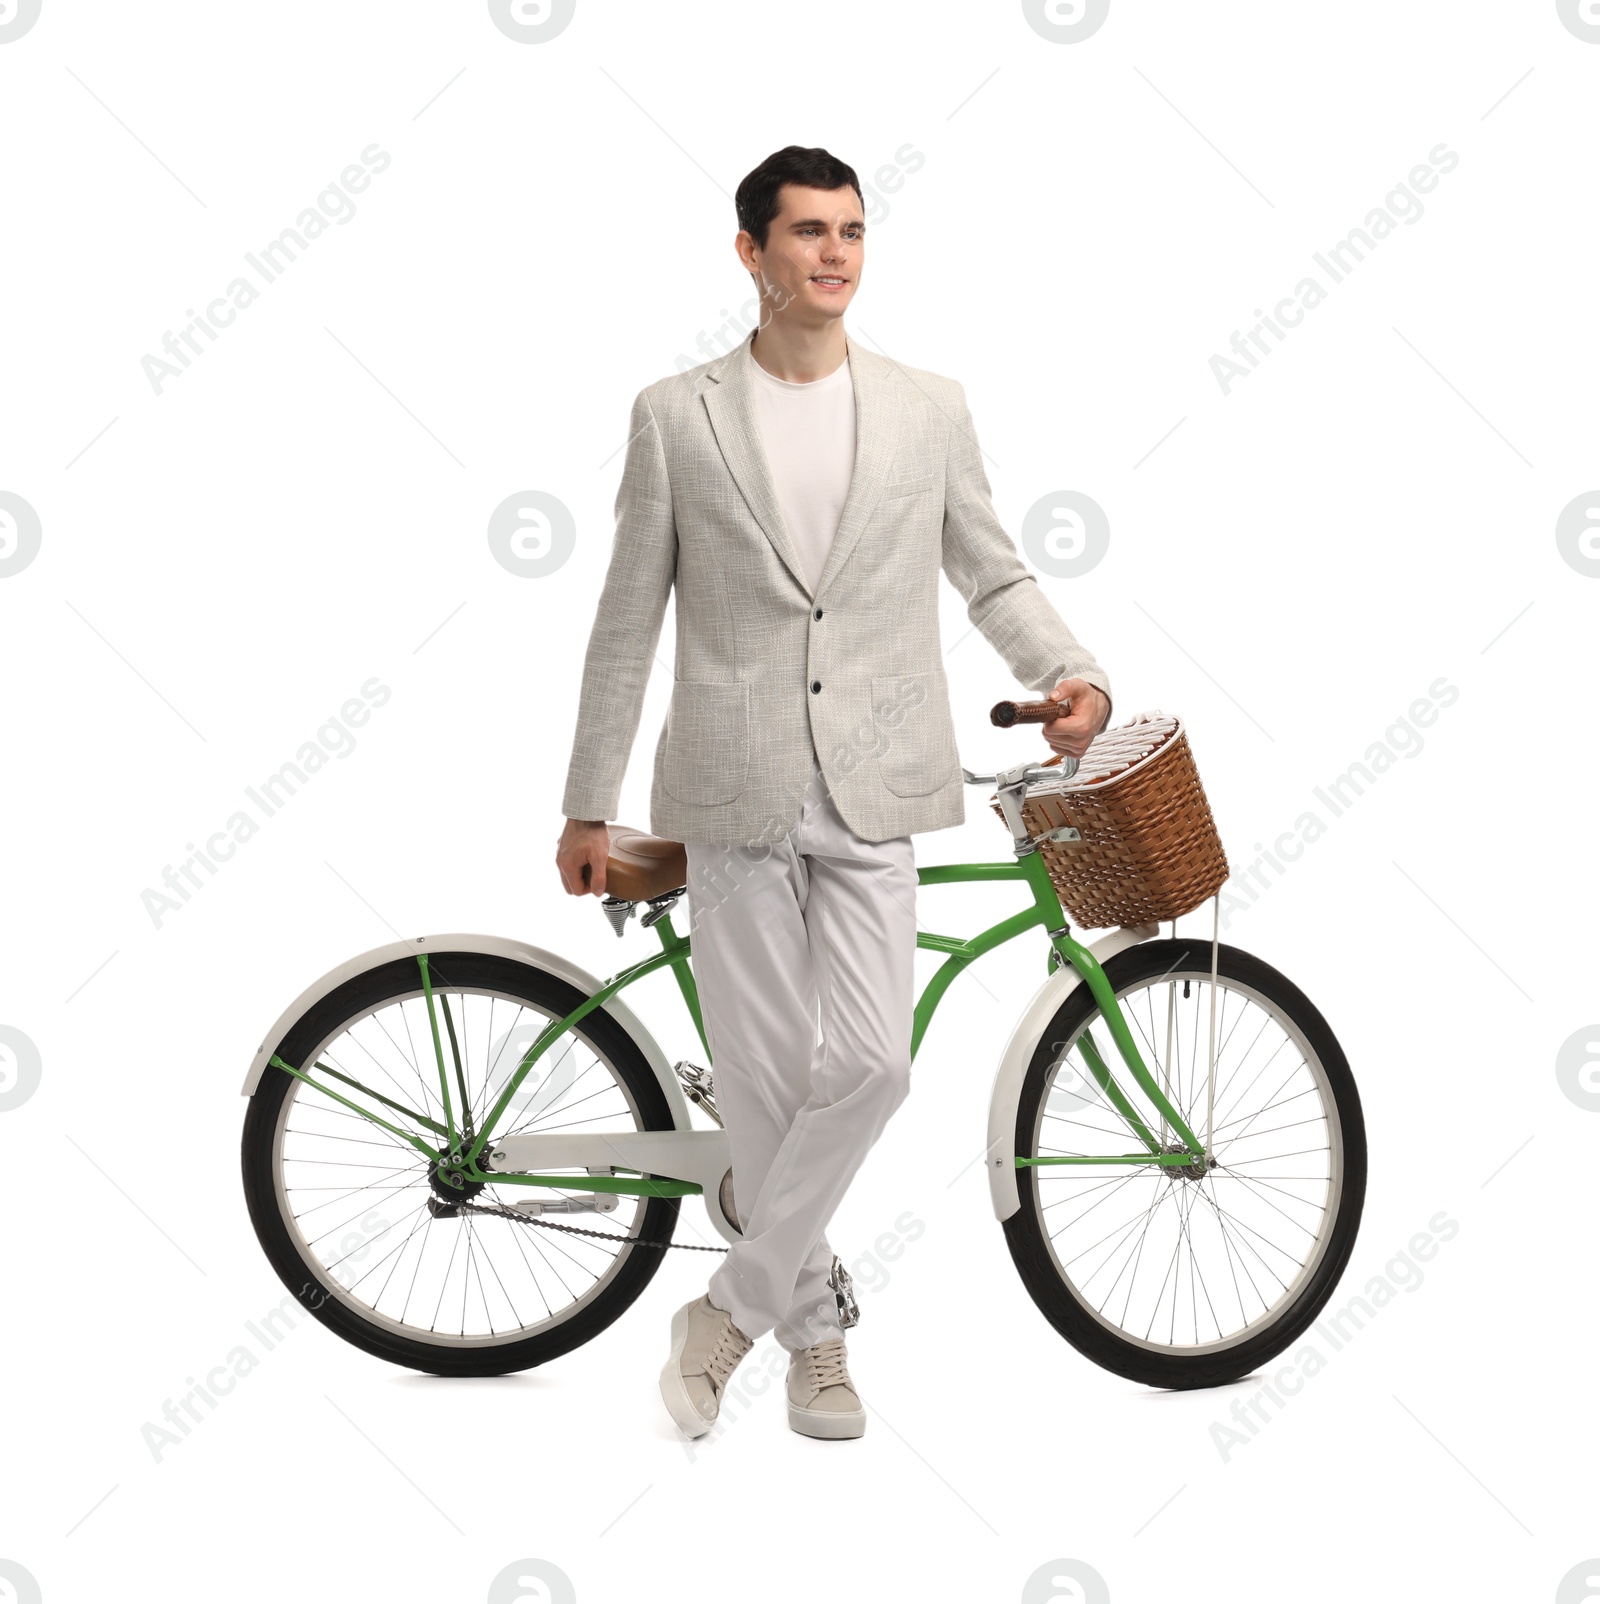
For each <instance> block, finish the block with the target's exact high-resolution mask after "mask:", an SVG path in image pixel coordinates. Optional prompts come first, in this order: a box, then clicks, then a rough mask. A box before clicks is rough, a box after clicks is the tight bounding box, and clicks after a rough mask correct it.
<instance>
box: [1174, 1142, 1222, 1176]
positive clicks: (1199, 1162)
mask: <svg viewBox="0 0 1600 1604" xmlns="http://www.w3.org/2000/svg"><path fill="white" fill-rule="evenodd" d="M1161 1151H1162V1152H1163V1153H1187V1152H1188V1151H1189V1149H1188V1148H1187V1147H1185V1146H1184V1145H1183V1143H1182V1142H1168V1143H1167V1145H1166V1146H1165V1147H1164V1148H1162V1149H1161ZM1216 1167H1217V1161H1216V1159H1214V1158H1197V1159H1195V1160H1194V1162H1193V1163H1192V1164H1167V1165H1163V1166H1162V1168H1163V1169H1165V1170H1166V1172H1167V1174H1168V1175H1169V1176H1170V1177H1171V1178H1172V1179H1173V1180H1185V1181H1203V1180H1204V1179H1205V1178H1206V1176H1208V1175H1209V1174H1210V1173H1211V1172H1212V1170H1214V1169H1215V1168H1216Z"/></svg>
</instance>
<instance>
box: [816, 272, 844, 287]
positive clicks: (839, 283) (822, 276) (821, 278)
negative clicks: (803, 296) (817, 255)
mask: <svg viewBox="0 0 1600 1604" xmlns="http://www.w3.org/2000/svg"><path fill="white" fill-rule="evenodd" d="M811 282H812V283H813V284H820V285H822V286H823V288H825V289H830V290H837V289H843V288H844V286H845V283H846V281H845V280H844V279H842V278H840V277H838V276H837V275H836V274H833V273H816V274H813V275H812V279H811Z"/></svg>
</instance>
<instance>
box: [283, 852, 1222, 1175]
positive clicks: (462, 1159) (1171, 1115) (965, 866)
mask: <svg viewBox="0 0 1600 1604" xmlns="http://www.w3.org/2000/svg"><path fill="white" fill-rule="evenodd" d="M976 880H1021V881H1025V882H1026V883H1027V885H1028V887H1029V889H1030V890H1031V891H1032V893H1033V900H1032V903H1031V905H1030V906H1028V907H1027V908H1024V909H1023V910H1022V911H1021V912H1019V913H1014V914H1012V915H1011V916H1010V917H1009V918H1006V919H1002V920H1001V921H1000V922H999V923H998V924H994V925H990V926H989V928H988V929H986V930H982V931H980V932H979V933H978V934H977V935H975V936H973V937H971V938H970V939H967V940H963V939H961V938H960V937H956V936H939V935H933V934H931V933H929V932H928V931H919V932H918V933H917V946H918V948H919V949H921V950H923V951H925V952H941V953H943V954H945V961H944V963H942V964H941V965H940V966H939V968H938V969H937V970H936V971H935V973H934V974H933V976H932V978H931V979H930V980H929V981H928V984H927V985H926V986H925V987H924V988H923V991H922V995H921V996H920V997H919V998H918V999H917V1003H916V1007H915V1010H914V1012H913V1015H912V1031H911V1056H912V1058H913V1059H914V1058H915V1057H916V1054H917V1049H918V1048H919V1047H920V1046H921V1045H922V1039H923V1037H924V1036H925V1035H926V1034H927V1029H928V1025H929V1024H930V1022H931V1021H932V1019H933V1014H934V1010H935V1009H936V1008H937V1007H938V1006H939V1002H940V1000H941V999H942V998H943V996H944V994H945V992H946V991H948V990H949V989H950V985H951V982H952V981H954V980H955V978H956V976H957V975H959V974H960V973H961V972H962V970H963V969H965V968H966V967H967V965H968V964H970V963H972V962H973V961H974V960H975V959H978V958H981V957H982V956H983V955H984V954H985V953H987V952H991V951H993V950H994V948H996V947H998V946H1001V945H1003V944H1004V943H1005V942H1008V941H1010V940H1012V939H1013V938H1014V937H1016V936H1019V935H1021V934H1022V933H1023V932H1024V931H1027V930H1032V929H1033V928H1034V927H1035V926H1038V927H1040V928H1042V929H1043V930H1044V931H1045V933H1046V934H1047V935H1048V937H1049V939H1050V942H1051V954H1052V956H1051V959H1050V967H1051V969H1054V968H1055V966H1056V964H1057V962H1061V963H1068V964H1071V965H1072V967H1073V968H1074V969H1075V970H1077V972H1078V973H1079V974H1080V975H1081V976H1082V977H1083V980H1084V982H1085V984H1087V986H1088V987H1089V991H1090V994H1091V996H1092V997H1093V998H1094V1001H1095V1004H1096V1006H1097V1007H1098V1009H1099V1011H1100V1017H1101V1018H1102V1019H1103V1020H1104V1021H1105V1026H1106V1030H1107V1031H1108V1032H1109V1034H1110V1037H1111V1041H1112V1044H1113V1045H1114V1046H1115V1048H1116V1050H1117V1055H1118V1057H1120V1058H1121V1060H1122V1063H1123V1064H1124V1065H1125V1066H1126V1068H1127V1071H1128V1073H1129V1074H1130V1075H1131V1076H1132V1077H1133V1080H1134V1082H1135V1083H1136V1084H1137V1085H1138V1087H1139V1089H1140V1090H1141V1091H1142V1092H1143V1093H1144V1094H1145V1096H1146V1097H1147V1098H1149V1100H1150V1102H1151V1104H1152V1105H1153V1106H1154V1107H1155V1109H1156V1110H1157V1112H1158V1113H1159V1114H1160V1115H1161V1117H1162V1119H1163V1120H1164V1121H1165V1122H1166V1124H1167V1126H1168V1127H1170V1129H1171V1130H1172V1132H1173V1133H1174V1135H1176V1137H1177V1138H1178V1141H1179V1143H1181V1150H1180V1151H1168V1150H1167V1149H1166V1148H1165V1147H1164V1146H1163V1144H1162V1142H1161V1141H1160V1140H1159V1139H1158V1138H1157V1136H1156V1135H1155V1133H1154V1132H1152V1131H1151V1130H1150V1128H1149V1125H1148V1124H1147V1123H1146V1122H1145V1121H1144V1120H1143V1119H1141V1118H1140V1116H1139V1114H1138V1111H1137V1110H1136V1109H1135V1108H1134V1106H1133V1104H1132V1103H1131V1102H1130V1101H1129V1100H1128V1097H1127V1095H1126V1093H1125V1092H1124V1091H1123V1089H1122V1088H1121V1086H1120V1085H1118V1083H1117V1080H1116V1077H1115V1076H1114V1075H1113V1074H1112V1072H1111V1068H1110V1066H1109V1065H1108V1064H1107V1062H1106V1060H1105V1058H1104V1057H1103V1056H1102V1055H1101V1052H1100V1049H1099V1047H1098V1045H1097V1044H1096V1043H1095V1040H1094V1038H1093V1036H1092V1035H1091V1034H1090V1033H1089V1031H1088V1030H1087V1029H1085V1031H1084V1033H1083V1035H1082V1037H1081V1038H1080V1042H1079V1046H1080V1050H1081V1051H1082V1053H1083V1058H1084V1062H1085V1063H1086V1064H1087V1065H1088V1068H1089V1073H1090V1074H1091V1075H1092V1076H1093V1077H1094V1080H1095V1082H1096V1083H1097V1084H1098V1086H1099V1087H1100V1090H1101V1091H1102V1092H1103V1093H1104V1095H1105V1098H1106V1101H1107V1102H1108V1103H1109V1104H1110V1105H1111V1107H1112V1108H1113V1109H1115V1110H1116V1111H1117V1113H1118V1114H1120V1115H1121V1117H1122V1118H1123V1120H1124V1121H1125V1122H1126V1123H1127V1126H1128V1129H1129V1131H1130V1133H1131V1135H1132V1137H1133V1139H1134V1141H1135V1142H1136V1143H1137V1144H1138V1145H1139V1147H1140V1148H1141V1149H1142V1151H1138V1152H1130V1153H1120V1154H1105V1155H1094V1156H1087V1155H1085V1156H1079V1155H1063V1156H1060V1157H1048V1158H1025V1157H1022V1156H1020V1155H1019V1156H1017V1158H1016V1163H1017V1165H1018V1166H1019V1167H1021V1166H1024V1165H1044V1164H1156V1165H1162V1166H1178V1167H1182V1166H1187V1165H1191V1164H1195V1163H1197V1162H1200V1163H1203V1162H1204V1161H1205V1158H1206V1151H1205V1146H1204V1144H1203V1143H1202V1142H1201V1141H1200V1139H1199V1138H1198V1137H1197V1136H1196V1135H1195V1134H1194V1132H1193V1131H1191V1130H1190V1129H1189V1127H1188V1125H1187V1124H1186V1123H1185V1122H1184V1120H1183V1118H1182V1116H1181V1115H1180V1114H1179V1113H1178V1111H1177V1109H1176V1108H1174V1107H1173V1105H1172V1103H1171V1102H1170V1101H1169V1100H1168V1098H1167V1096H1166V1094H1165V1093H1164V1092H1163V1090H1162V1089H1161V1087H1160V1086H1159V1085H1158V1084H1157V1082H1156V1079H1155V1077H1154V1076H1153V1075H1152V1074H1151V1073H1150V1071H1149V1070H1148V1069H1147V1068H1146V1067H1145V1064H1144V1061H1143V1060H1142V1059H1141V1057H1140V1056H1139V1049H1138V1047H1137V1046H1136V1045H1135V1043H1134V1040H1133V1033H1132V1032H1131V1031H1130V1030H1129V1028H1128V1023H1127V1020H1126V1019H1125V1018H1124V1016H1123V1012H1122V1008H1121V1005H1120V1004H1119V1003H1118V1001H1117V999H1116V997H1115V995H1114V994H1113V992H1112V989H1111V982H1110V981H1109V980H1108V979H1107V977H1106V972H1105V970H1104V969H1103V968H1102V967H1101V965H1100V961H1099V960H1098V959H1097V958H1096V957H1095V955H1094V954H1093V953H1092V952H1091V951H1090V950H1089V949H1088V948H1087V947H1085V946H1083V945H1082V944H1081V943H1080V942H1077V941H1074V940H1073V939H1072V937H1071V936H1070V935H1068V934H1067V926H1066V921H1065V916H1064V914H1063V912H1062V907H1061V899H1060V897H1059V896H1058V895H1057V893H1056V889H1055V886H1054V884H1053V883H1052V882H1051V879H1050V874H1049V870H1048V869H1047V868H1046V866H1045V863H1044V859H1043V857H1042V856H1041V855H1040V854H1039V853H1038V852H1030V853H1025V854H1024V855H1023V856H1022V857H1020V858H1018V859H1016V860H1015V861H1014V862H1010V863H1007V862H996V863H941V864H933V865H931V866H929V867H927V868H920V869H918V870H917V883H918V885H919V886H937V885H958V884H962V883H966V882H970V881H976ZM653 928H654V929H655V930H656V931H657V933H658V935H659V936H660V939H661V947H662V950H661V951H660V952H658V953H653V954H652V955H651V956H650V957H648V958H645V959H642V960H641V961H640V962H638V963H636V964H630V965H629V966H628V967H627V968H626V969H623V970H620V971H619V972H618V973H617V974H615V975H613V976H612V977H611V978H610V979H609V980H607V981H605V982H604V983H603V984H602V985H601V986H600V987H599V989H598V990H596V991H595V992H594V993H593V995H591V996H589V997H586V998H585V999H584V1001H583V1002H582V1003H581V1004H580V1005H579V1006H578V1007H577V1008H574V1009H573V1010H572V1012H571V1013H570V1014H568V1015H566V1017H565V1018H563V1019H558V1020H552V1021H551V1023H550V1024H549V1025H548V1026H546V1028H545V1029H544V1030H543V1031H541V1032H540V1034H539V1036H538V1038H537V1039H536V1040H535V1041H534V1042H533V1044H532V1045H531V1046H530V1047H529V1048H528V1050H527V1052H526V1053H524V1054H523V1056H522V1060H521V1062H520V1063H519V1064H518V1065H517V1067H516V1069H515V1070H514V1071H513V1072H512V1074H511V1075H510V1077H509V1078H508V1079H507V1081H506V1084H505V1087H504V1089H503V1090H502V1091H501V1093H500V1096H499V1098H498V1099H497V1100H496V1102H495V1104H494V1107H493V1108H491V1109H490V1110H489V1112H488V1113H487V1114H486V1115H485V1116H484V1119H483V1123H482V1128H481V1129H474V1127H473V1124H472V1113H471V1108H472V1105H471V1102H470V1100H469V1098H468V1097H467V1090H466V1077H465V1072H464V1070H463V1067H462V1063H461V1053H460V1048H459V1045H458V1043H457V1038H456V1029H455V1020H454V1017H453V1016H452V1014H451V1012H450V1004H449V998H448V997H447V996H439V997H437V998H436V997H435V994H434V989H433V977H432V974H431V972H430V970H429V965H428V957H427V955H426V954H425V953H419V954H418V955H417V965H418V968H419V970H420V972H421V980H422V992H423V996H424V998H425V1000H426V1004H427V1010H428V1022H429V1026H430V1030H431V1034H432V1039H433V1051H434V1060H435V1064H436V1067H437V1069H438V1074H439V1100H440V1105H441V1107H442V1109H443V1111H444V1122H443V1124H441V1123H440V1122H439V1121H438V1120H436V1119H433V1118H431V1117H430V1116H429V1115H427V1114H424V1113H421V1112H419V1111H418V1110H416V1109H413V1108H407V1107H406V1106H405V1105H404V1104H402V1103H397V1102H394V1101H393V1100H392V1099H390V1098H388V1097H385V1096H384V1095H383V1094H382V1093H380V1092H376V1091H374V1090H373V1089H372V1088H371V1087H369V1086H365V1085H363V1084H362V1083H361V1082H360V1081H358V1080H355V1079H354V1078H353V1077H351V1076H349V1075H345V1074H342V1073H341V1072H340V1071H338V1070H336V1069H333V1068H332V1067H331V1066H330V1065H327V1064H324V1063H321V1062H314V1063H313V1064H312V1066H311V1068H312V1069H314V1070H317V1071H319V1072H320V1073H322V1074H323V1075H326V1076H331V1077H332V1078H333V1079H334V1080H337V1081H340V1082H342V1083H343V1084H345V1085H347V1086H349V1087H350V1088H351V1089H352V1090H355V1091H359V1092H360V1093H362V1094H363V1095H364V1096H366V1097H368V1098H370V1099H371V1100H372V1101H373V1102H374V1103H377V1104H379V1105H381V1106H382V1107H384V1108H387V1109H390V1110H393V1111H394V1112H395V1113H397V1114H400V1115H403V1116H404V1117H405V1118H406V1119H408V1120H410V1121H411V1122H412V1123H413V1125H414V1126H415V1127H416V1130H421V1131H425V1132H428V1133H431V1134H432V1136H433V1137H434V1138H435V1139H434V1140H433V1141H432V1142H430V1141H428V1140H426V1139H425V1138H424V1137H423V1136H419V1135H417V1134H416V1130H406V1129H404V1128H402V1127H401V1126H399V1125H396V1124H392V1123H391V1122H390V1121H388V1120H386V1119H384V1118H383V1117H382V1116H381V1115H379V1114H376V1113H374V1112H373V1111H372V1110H371V1109H370V1108H366V1107H363V1106H362V1105H361V1104H359V1103H357V1102H355V1101H353V1100H352V1099H351V1098H349V1097H346V1096H344V1095H343V1094H342V1093H340V1092H337V1091H335V1090H333V1088H332V1087H330V1086H327V1085H324V1084H322V1083H321V1082H320V1081H318V1080H317V1079H315V1078H314V1077H313V1075H312V1074H311V1073H310V1071H308V1070H307V1069H306V1068H304V1067H297V1066H295V1065H293V1064H289V1063H286V1062H284V1060H283V1059H282V1058H280V1057H279V1056H278V1055H277V1054H276V1053H274V1054H273V1056H272V1058H271V1060H270V1062H271V1063H272V1064H274V1065H276V1067H277V1068H279V1069H281V1070H284V1071H285V1072H286V1073H288V1074H290V1075H294V1076H296V1077H297V1078H298V1079H300V1080H303V1081H304V1082H305V1083H306V1084H307V1085H308V1086H313V1087H315V1088H316V1089H317V1090H318V1091H319V1092H321V1093H322V1094H323V1095H324V1096H326V1097H330V1098H332V1099H333V1100H334V1101H335V1102H338V1103H342V1104H343V1105H344V1106H345V1107H346V1108H349V1109H352V1110H354V1111H355V1112H356V1113H357V1114H360V1115H361V1116H362V1117H363V1118H365V1119H368V1120H370V1121H372V1123H373V1124H375V1125H379V1126H381V1127H382V1128H383V1129H384V1130H386V1131H388V1132H390V1134H391V1135H393V1136H396V1137H398V1138H399V1139H400V1140H401V1141H403V1142H406V1143H408V1144H410V1145H411V1146H412V1147H414V1148H416V1149H417V1151H418V1152H419V1153H421V1154H422V1155H423V1156H424V1157H425V1158H427V1159H428V1160H429V1161H430V1162H431V1163H434V1164H437V1165H439V1166H440V1168H441V1170H445V1171H447V1172H449V1173H450V1174H451V1175H453V1176H457V1177H459V1178H460V1180H462V1181H493V1182H495V1183H497V1184H500V1185H507V1184H511V1185H518V1186H549V1187H561V1188H564V1189H566V1190H568V1191H583V1192H607V1193H619V1194H624V1195H628V1196H637V1197H682V1196H686V1195H688V1194H690V1193H697V1192H699V1191H700V1187H699V1186H698V1184H696V1183H694V1182H691V1181H675V1180H664V1179H658V1178H653V1177H645V1176H636V1175H609V1176H607V1175H586V1176H574V1175H525V1174H516V1173H508V1172H502V1171H491V1172H485V1171H484V1170H482V1169H480V1168H479V1165H478V1160H479V1156H480V1154H481V1153H482V1152H483V1149H484V1146H485V1144H486V1143H488V1142H489V1141H490V1133H491V1132H492V1131H493V1130H494V1128H495V1126H496V1124H497V1123H498V1122H499V1120H500V1117H501V1116H502V1115H503V1114H504V1113H505V1111H506V1108H507V1107H508V1106H509V1105H510V1102H511V1100H512V1098H513V1097H515V1096H516V1094H517V1091H518V1089H519V1088H520V1087H521V1085H522V1083H523V1081H525V1080H526V1079H527V1077H528V1075H529V1074H530V1072H531V1071H532V1069H533V1066H534V1065H535V1064H536V1063H537V1062H538V1061H539V1059H540V1058H541V1057H542V1056H543V1054H544V1052H545V1050H546V1049H547V1048H548V1047H550V1046H551V1045H552V1044H553V1043H554V1042H556V1041H557V1040H558V1039H559V1038H560V1037H561V1036H562V1035H564V1034H565V1033H566V1031H567V1030H569V1029H570V1028H571V1027H572V1026H573V1025H575V1024H577V1023H578V1022H579V1021H580V1020H582V1019H583V1018H584V1017H585V1016H586V1015H588V1014H590V1013H592V1012H593V1011H594V1010H595V1009H596V1008H601V1007H603V1006H604V1005H605V1004H606V1003H607V1002H608V1001H609V1000H610V999H611V998H612V997H614V996H616V995H617V993H618V992H620V991H621V990H622V989H623V988H624V987H625V986H630V985H632V984H633V982H634V981H636V980H640V979H642V978H643V977H644V976H645V975H648V974H652V973H654V972H655V971H656V970H657V969H660V968H662V967H663V966H666V965H670V966H671V968H672V971H673V973H674V975H675V976H676V977H677V981H678V987H679V990H680V991H681V992H682V994H683V1000H684V1003H685V1004H686V1005H687V1007H688V1010H689V1016H690V1018H691V1019H692V1020H693V1021H694V1026H695V1031H696V1033H697V1034H698V1035H699V1037H700V1044H701V1046H702V1047H703V1048H705V1051H706V1055H707V1060H708V1063H709V1059H710V1052H711V1049H710V1044H709V1043H708V1042H707V1040H706V1033H705V1025H704V1022H703V1020H702V1019H701V1015H700V994H699V990H698V988H697V987H696V985H695V979H694V974H693V972H692V970H691V968H690V963H689V938H688V936H687V935H683V936H680V935H679V934H678V933H677V931H676V930H674V929H673V925H672V920H671V918H670V916H668V915H666V914H663V915H662V916H661V917H660V918H658V919H656V920H655V922H654V926H653ZM441 1015H442V1017H443V1021H444V1035H443V1036H442V1037H441V1035H440V1018H441ZM446 1042H448V1045H449V1056H448V1060H447V1057H446V1052H445V1044H446ZM452 1083H453V1084H454V1087H455V1090H456V1093H457V1095H458V1099H459V1104H460V1108H461V1115H460V1121H459V1122H458V1118H457V1114H456V1106H457V1103H456V1100H454V1099H452V1097H451V1087H452ZM618 1167H619V1168H620V1166H618Z"/></svg>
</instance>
